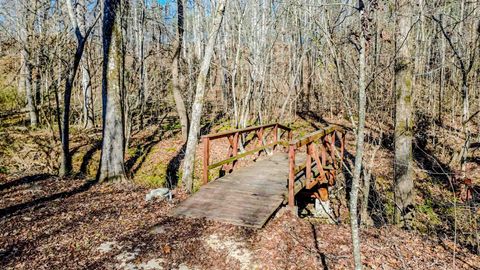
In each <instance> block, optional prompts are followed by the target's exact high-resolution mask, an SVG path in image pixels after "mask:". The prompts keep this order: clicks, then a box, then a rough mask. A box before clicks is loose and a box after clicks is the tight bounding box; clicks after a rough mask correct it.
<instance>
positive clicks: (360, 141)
mask: <svg viewBox="0 0 480 270" xmlns="http://www.w3.org/2000/svg"><path fill="white" fill-rule="evenodd" d="M368 4H369V3H367V5H368ZM358 10H359V11H360V28H361V30H360V47H359V70H358V71H359V76H358V124H357V143H356V150H355V165H354V166H355V167H354V170H353V180H352V189H351V191H350V225H351V230H352V243H353V260H354V264H355V269H362V260H361V251H360V233H359V228H358V210H357V209H358V190H359V187H360V176H361V172H362V161H363V151H364V140H365V111H366V108H365V107H366V100H367V99H366V93H365V90H366V79H365V77H366V75H365V73H366V59H365V57H366V56H365V55H366V46H367V44H366V40H365V39H366V37H365V36H366V31H367V30H366V27H367V23H368V17H367V15H366V12H365V5H364V2H363V1H362V0H359V1H358Z"/></svg>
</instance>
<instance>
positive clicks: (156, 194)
mask: <svg viewBox="0 0 480 270" xmlns="http://www.w3.org/2000/svg"><path fill="white" fill-rule="evenodd" d="M171 196H172V193H171V192H170V190H169V189H168V188H157V189H153V190H151V191H150V192H149V193H148V194H147V195H146V196H145V201H147V202H148V201H151V200H152V199H155V198H157V199H161V200H163V199H165V198H166V197H168V198H169V199H170V198H171Z"/></svg>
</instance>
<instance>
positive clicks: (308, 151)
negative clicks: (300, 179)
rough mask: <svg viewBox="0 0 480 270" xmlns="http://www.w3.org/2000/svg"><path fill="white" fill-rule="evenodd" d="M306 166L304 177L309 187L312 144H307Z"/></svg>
mask: <svg viewBox="0 0 480 270" xmlns="http://www.w3.org/2000/svg"><path fill="white" fill-rule="evenodd" d="M306 162H307V166H306V170H307V171H306V177H307V183H306V185H307V186H309V185H310V183H311V181H312V143H309V144H307V161H306Z"/></svg>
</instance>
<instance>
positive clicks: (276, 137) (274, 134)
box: [273, 124, 278, 143]
mask: <svg viewBox="0 0 480 270" xmlns="http://www.w3.org/2000/svg"><path fill="white" fill-rule="evenodd" d="M273 142H274V143H277V142H278V124H275V127H274V128H273Z"/></svg>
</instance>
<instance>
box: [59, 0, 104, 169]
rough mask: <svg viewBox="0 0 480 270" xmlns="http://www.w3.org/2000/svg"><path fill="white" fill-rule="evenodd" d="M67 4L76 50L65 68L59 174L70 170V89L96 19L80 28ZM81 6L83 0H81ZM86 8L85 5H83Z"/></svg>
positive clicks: (73, 9) (70, 3)
mask: <svg viewBox="0 0 480 270" xmlns="http://www.w3.org/2000/svg"><path fill="white" fill-rule="evenodd" d="M65 1H66V2H65V4H66V6H67V10H68V15H69V17H70V23H71V25H72V29H73V31H74V34H75V38H76V50H75V54H74V55H73V58H72V59H71V62H70V63H69V66H68V69H67V78H66V81H65V93H64V96H63V104H64V109H63V125H62V128H61V133H62V134H61V135H62V136H61V140H62V152H61V163H60V175H68V174H70V173H71V171H72V157H71V155H70V101H71V98H72V89H73V83H74V81H75V77H76V75H77V71H78V67H79V66H80V60H81V59H82V55H83V52H84V49H85V44H86V42H87V39H88V36H89V35H90V33H91V32H92V30H93V27H94V26H95V24H96V22H97V20H98V18H99V17H97V19H95V20H94V21H93V22H92V25H91V26H90V27H88V28H87V29H81V27H80V25H79V23H78V12H77V8H76V6H74V5H72V2H71V0H65ZM82 4H83V6H85V2H83V1H82ZM85 8H86V7H85ZM85 10H86V9H85Z"/></svg>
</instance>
